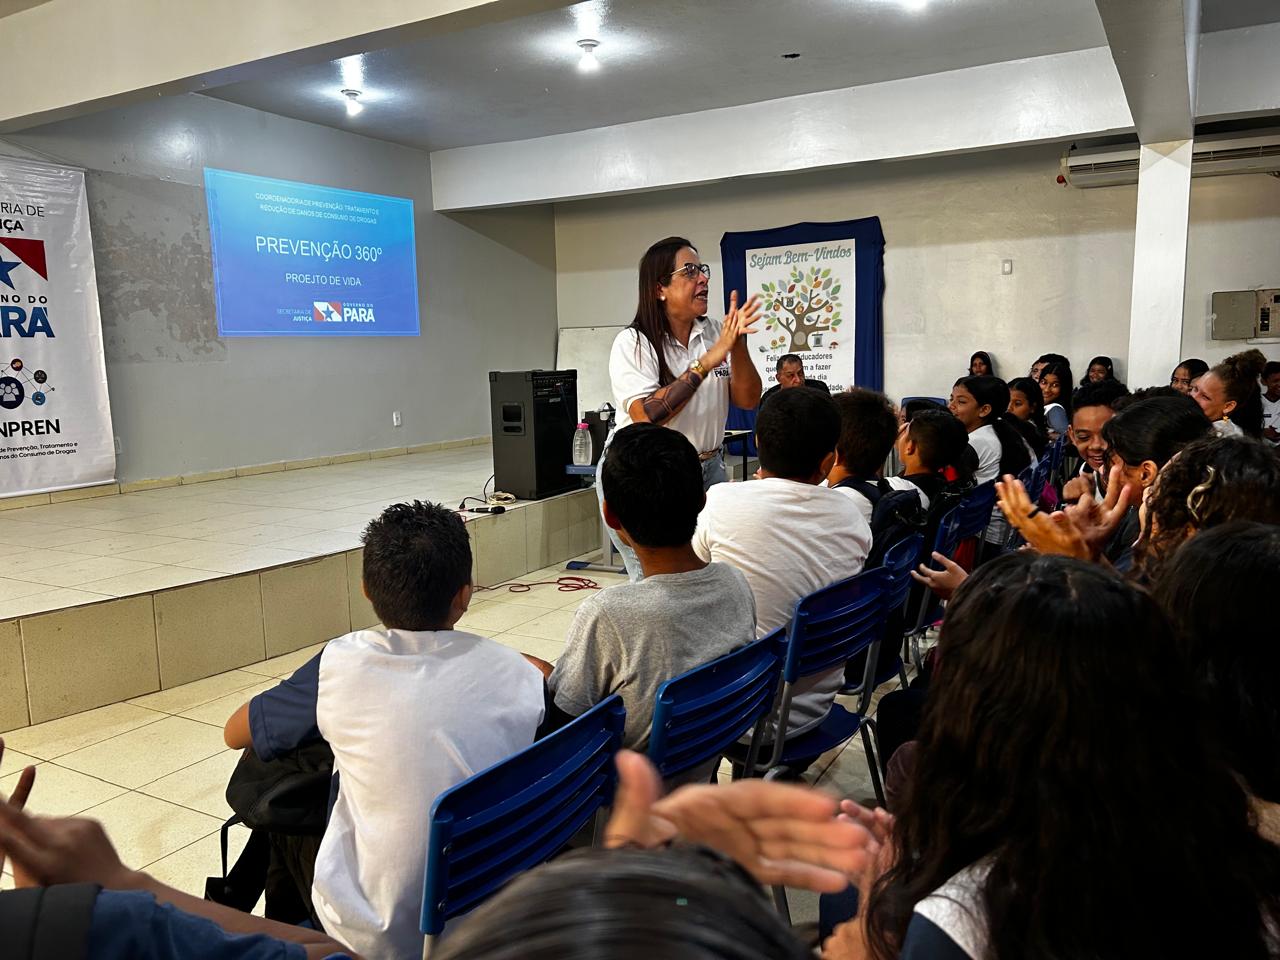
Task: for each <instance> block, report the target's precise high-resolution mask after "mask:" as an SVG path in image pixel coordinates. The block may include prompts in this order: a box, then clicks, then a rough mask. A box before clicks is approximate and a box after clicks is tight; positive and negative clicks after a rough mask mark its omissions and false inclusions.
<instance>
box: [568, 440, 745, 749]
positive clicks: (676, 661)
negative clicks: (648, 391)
mask: <svg viewBox="0 0 1280 960" xmlns="http://www.w3.org/2000/svg"><path fill="white" fill-rule="evenodd" d="M602 473H603V476H602V477H601V478H600V482H601V483H602V484H603V485H604V519H605V522H606V523H607V524H608V525H609V526H610V527H612V528H613V529H614V530H617V531H618V534H619V536H620V537H621V538H622V539H623V541H625V542H626V543H627V544H629V545H630V546H631V547H633V548H634V549H635V551H636V555H637V556H638V557H639V559H640V564H641V566H642V567H643V569H644V579H643V580H641V581H639V582H638V583H624V584H619V585H618V586H615V587H610V588H609V589H607V590H604V591H601V592H600V593H598V594H596V595H595V596H592V597H591V598H589V599H588V600H587V601H586V602H585V603H583V604H582V606H581V607H579V608H578V612H577V613H576V614H575V616H574V619H573V624H572V625H571V626H570V627H569V635H568V638H567V642H566V644H565V651H564V654H563V655H562V656H561V657H560V660H559V662H558V663H557V664H556V666H555V669H554V670H553V671H552V673H551V676H550V678H549V679H548V681H547V685H548V687H549V689H550V692H551V694H552V697H553V702H552V704H551V710H550V713H551V717H550V718H549V719H550V720H551V723H550V724H546V725H544V729H545V728H546V727H547V726H554V725H556V722H557V721H559V722H560V723H565V722H568V720H570V719H572V718H573V717H577V716H581V715H582V714H583V713H586V711H587V710H589V709H590V708H591V707H592V706H594V705H595V704H597V703H599V702H600V701H601V700H603V699H605V698H606V697H608V696H610V695H611V694H614V693H616V694H619V695H620V696H621V697H622V701H623V704H624V705H625V706H626V709H627V725H626V730H625V732H624V734H623V745H624V746H626V747H630V748H632V749H637V750H644V749H645V747H646V746H647V745H648V743H649V730H650V727H651V726H652V724H653V709H654V702H655V699H656V696H657V693H658V687H660V686H661V685H662V684H663V683H664V682H666V681H667V680H670V679H671V678H672V677H675V676H678V675H680V674H681V673H684V672H685V671H686V670H689V669H691V668H693V667H696V666H698V665H700V664H703V663H707V662H708V661H711V660H714V659H716V658H717V657H719V656H723V655H724V654H726V653H729V652H730V651H732V650H736V649H737V648H738V647H741V646H743V645H745V644H747V643H750V642H751V641H752V640H754V639H755V632H756V610H755V600H754V598H753V597H752V594H751V588H750V587H749V586H748V585H747V580H746V578H745V577H744V576H743V575H742V574H741V573H739V572H738V571H737V570H735V569H734V568H733V567H730V566H729V565H727V564H723V563H707V562H706V561H704V560H702V559H700V558H699V557H698V556H697V554H695V553H694V552H693V547H692V546H691V543H690V541H691V540H692V538H693V531H694V528H695V526H696V525H697V519H698V512H699V511H700V510H701V509H702V504H703V501H704V499H705V497H704V494H703V491H702V468H701V465H700V464H699V462H698V455H697V452H696V451H695V450H694V449H693V445H692V444H690V443H689V441H688V440H686V439H685V438H684V436H682V435H681V434H679V433H677V432H675V431H674V430H668V429H666V428H665V427H658V426H654V425H653V424H649V423H637V424H632V425H631V426H628V427H624V428H623V429H621V430H619V431H618V433H617V434H616V435H615V436H614V438H613V441H612V443H611V444H610V445H609V456H608V458H606V460H605V466H604V469H603V471H602Z"/></svg>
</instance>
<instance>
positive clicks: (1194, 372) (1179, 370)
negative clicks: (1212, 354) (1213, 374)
mask: <svg viewBox="0 0 1280 960" xmlns="http://www.w3.org/2000/svg"><path fill="white" fill-rule="evenodd" d="M1208 372H1209V365H1208V364H1207V363H1205V362H1204V361H1203V360H1201V359H1200V358H1199V357H1191V358H1189V359H1187V360H1183V361H1182V362H1181V363H1180V364H1178V365H1177V366H1176V367H1174V368H1173V373H1171V374H1169V386H1171V387H1173V389H1175V390H1177V391H1178V392H1179V393H1186V394H1190V393H1191V388H1192V387H1194V386H1195V385H1196V382H1197V381H1198V380H1199V379H1200V378H1201V377H1203V376H1204V375H1205V374H1206V373H1208Z"/></svg>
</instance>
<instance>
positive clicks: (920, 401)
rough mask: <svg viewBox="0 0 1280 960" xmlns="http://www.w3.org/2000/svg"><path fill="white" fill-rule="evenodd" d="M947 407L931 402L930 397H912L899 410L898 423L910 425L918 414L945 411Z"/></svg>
mask: <svg viewBox="0 0 1280 960" xmlns="http://www.w3.org/2000/svg"><path fill="white" fill-rule="evenodd" d="M945 409H946V405H945V404H941V403H938V402H936V401H934V400H930V399H929V398H928V397H912V398H911V399H910V400H907V401H905V402H904V403H903V404H902V407H901V408H900V409H899V410H898V422H899V423H908V422H910V420H911V418H912V417H914V416H915V415H916V414H917V413H924V412H925V411H926V410H945Z"/></svg>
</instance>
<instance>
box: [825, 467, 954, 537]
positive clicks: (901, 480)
mask: <svg viewBox="0 0 1280 960" xmlns="http://www.w3.org/2000/svg"><path fill="white" fill-rule="evenodd" d="M884 480H885V482H886V483H888V484H889V489H891V490H910V491H912V492H914V493H918V494H920V506H921V508H922V509H924V510H928V509H929V495H928V494H927V493H925V492H924V490H923V489H922V488H920V487H918V486H916V485H915V484H914V483H912V482H911V481H910V480H908V479H907V478H906V477H885V478H884ZM879 481H880V478H879V477H877V478H876V479H874V480H868V481H867V482H868V483H870V484H871V485H872V486H875V485H876V484H877V483H878V482H879ZM822 482H823V483H824V484H826V481H825V480H824V481H822ZM831 489H832V490H835V491H836V492H837V493H841V494H844V496H846V497H848V498H849V499H850V500H852V501H853V503H854V505H855V506H857V508H858V509H859V510H860V511H861V512H862V517H863V519H864V520H866V521H867V526H868V527H870V525H871V514H872V512H873V511H874V510H875V504H873V503H872V502H871V501H870V500H868V499H867V498H866V497H865V496H863V493H862V491H861V490H859V489H858V488H857V487H832V488H831Z"/></svg>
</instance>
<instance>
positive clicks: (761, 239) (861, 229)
mask: <svg viewBox="0 0 1280 960" xmlns="http://www.w3.org/2000/svg"><path fill="white" fill-rule="evenodd" d="M720 251H721V262H722V264H723V272H724V278H725V280H724V283H725V303H726V306H727V304H728V300H729V295H730V292H731V291H733V290H737V291H738V296H739V300H740V301H745V300H746V299H747V298H748V297H751V296H758V297H759V298H760V302H761V306H762V308H763V311H762V318H761V320H760V322H759V323H758V324H757V325H756V332H755V333H754V334H752V335H751V337H750V338H749V340H748V347H749V350H750V354H751V358H752V360H754V361H755V363H756V366H757V368H758V369H759V370H760V377H761V379H762V380H763V381H764V384H765V387H766V388H768V387H770V386H772V385H773V383H774V382H776V375H775V369H776V365H777V361H778V358H779V357H781V356H783V355H785V354H789V353H793V354H796V355H797V356H799V357H800V359H801V360H802V361H803V362H804V370H805V376H806V377H809V378H810V379H817V380H824V381H826V383H827V386H829V387H830V388H831V389H832V391H838V390H844V389H846V388H848V387H850V386H853V385H855V384H856V385H858V386H863V387H870V388H871V389H875V390H878V389H880V388H881V387H882V385H883V377H884V373H883V370H884V360H883V356H884V352H883V334H882V329H883V327H882V307H883V293H884V266H883V264H884V235H883V233H882V232H881V229H880V220H879V218H877V217H868V218H864V219H861V220H847V221H843V222H840V223H797V224H793V225H791V226H789V227H779V228H777V229H772V230H756V231H751V232H746V233H726V234H725V235H724V237H723V238H722V239H721V241H720Z"/></svg>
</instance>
